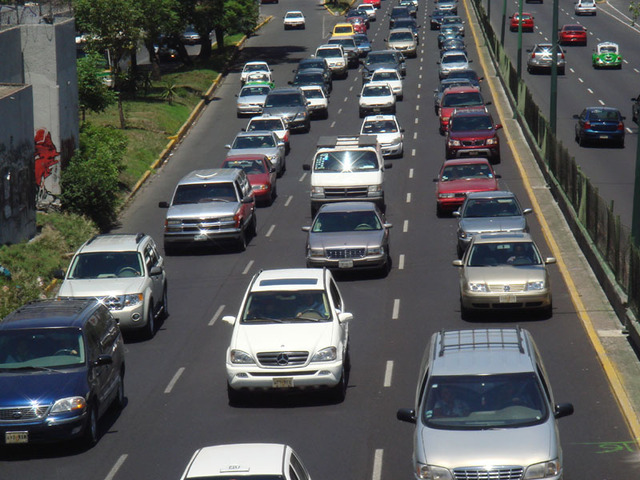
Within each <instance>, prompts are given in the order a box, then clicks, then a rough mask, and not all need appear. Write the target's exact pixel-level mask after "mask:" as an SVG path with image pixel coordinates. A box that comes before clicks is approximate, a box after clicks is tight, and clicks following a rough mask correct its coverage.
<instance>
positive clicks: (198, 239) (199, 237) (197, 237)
mask: <svg viewBox="0 0 640 480" xmlns="http://www.w3.org/2000/svg"><path fill="white" fill-rule="evenodd" d="M206 239H207V236H206V235H205V234H204V233H198V234H197V235H194V236H193V240H194V241H195V242H202V241H204V240H206Z"/></svg>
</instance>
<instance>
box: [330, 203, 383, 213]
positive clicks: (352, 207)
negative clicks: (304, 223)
mask: <svg viewBox="0 0 640 480" xmlns="http://www.w3.org/2000/svg"><path fill="white" fill-rule="evenodd" d="M373 210H376V205H375V204H374V203H373V202H336V203H325V204H324V205H322V206H321V207H320V209H319V210H318V213H320V212H324V213H326V212H368V211H373Z"/></svg>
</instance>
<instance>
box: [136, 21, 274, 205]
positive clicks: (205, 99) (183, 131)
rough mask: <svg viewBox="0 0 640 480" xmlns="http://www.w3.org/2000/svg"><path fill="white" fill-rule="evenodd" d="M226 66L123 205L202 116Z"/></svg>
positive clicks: (264, 22) (255, 29)
mask: <svg viewBox="0 0 640 480" xmlns="http://www.w3.org/2000/svg"><path fill="white" fill-rule="evenodd" d="M272 19H273V15H269V16H268V17H267V18H265V19H264V20H263V21H262V22H261V23H259V24H258V25H257V26H256V28H254V30H253V31H254V32H257V31H258V30H259V29H261V28H262V27H263V26H265V25H266V24H267V23H269V22H270V21H271V20H272ZM247 38H248V37H247V36H246V35H245V36H244V37H242V38H241V39H240V41H239V42H238V43H236V45H235V46H234V51H233V53H232V55H231V57H232V58H233V57H235V55H236V54H237V53H238V52H239V51H240V50H242V48H243V47H244V44H245V42H246V41H247ZM214 45H215V44H214ZM226 68H227V65H225V67H224V70H223V72H222V73H218V76H217V77H216V78H215V80H214V81H213V83H212V84H211V86H210V87H209V88H208V89H207V91H206V92H205V93H204V94H203V95H202V99H201V100H200V101H199V102H198V103H197V104H196V106H195V107H194V108H193V110H192V111H191V114H190V115H189V117H188V118H187V119H186V120H185V122H184V123H183V124H182V126H181V127H180V128H179V129H178V132H177V133H176V134H175V135H171V136H170V137H168V138H169V143H167V146H166V147H165V148H164V150H162V152H160V155H158V158H157V159H156V160H155V161H154V162H153V163H152V164H151V165H149V168H148V169H147V171H145V172H144V173H143V174H142V176H141V177H140V179H139V180H138V181H137V182H136V184H135V185H134V186H133V188H132V189H131V191H130V192H129V194H128V195H127V197H126V199H125V201H124V202H123V205H126V204H127V202H129V200H131V198H132V197H134V196H135V194H136V193H137V192H138V190H140V188H141V187H142V185H144V183H145V182H146V181H147V179H148V178H149V177H150V176H151V174H152V173H154V172H155V170H156V169H157V168H158V167H159V166H160V165H162V163H164V161H165V160H166V159H167V158H168V157H169V155H170V154H171V152H172V151H173V149H174V148H175V147H176V145H177V144H178V143H180V141H181V140H182V139H183V138H184V137H185V135H186V134H187V132H188V131H189V129H190V128H191V126H192V125H193V124H194V123H195V121H196V119H197V118H198V117H199V116H200V114H201V113H202V111H203V110H204V107H205V106H206V105H207V104H208V103H209V102H210V101H211V99H212V98H213V94H214V92H215V91H216V89H217V88H218V86H219V85H220V82H222V79H223V78H224V76H225V74H226V73H224V71H225V70H226Z"/></svg>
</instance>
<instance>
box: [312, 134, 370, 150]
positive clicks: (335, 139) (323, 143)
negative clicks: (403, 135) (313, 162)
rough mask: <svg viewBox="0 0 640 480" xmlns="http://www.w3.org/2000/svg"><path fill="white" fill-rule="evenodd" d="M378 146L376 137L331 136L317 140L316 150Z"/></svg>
mask: <svg viewBox="0 0 640 480" xmlns="http://www.w3.org/2000/svg"><path fill="white" fill-rule="evenodd" d="M377 144H378V137H377V136H376V135H332V136H323V137H320V138H319V139H318V148H332V147H342V146H345V147H350V146H357V147H375V146H376V145H377Z"/></svg>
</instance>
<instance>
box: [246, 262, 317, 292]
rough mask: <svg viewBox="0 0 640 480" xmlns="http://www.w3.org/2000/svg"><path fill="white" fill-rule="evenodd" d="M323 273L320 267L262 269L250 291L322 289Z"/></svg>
mask: <svg viewBox="0 0 640 480" xmlns="http://www.w3.org/2000/svg"><path fill="white" fill-rule="evenodd" d="M324 275H325V270H324V269H322V268H282V269H276V270H263V271H262V272H260V273H258V275H257V276H256V278H255V280H254V282H253V283H252V286H251V291H252V292H257V291H272V290H291V291H294V290H324V288H325V287H324Z"/></svg>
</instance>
